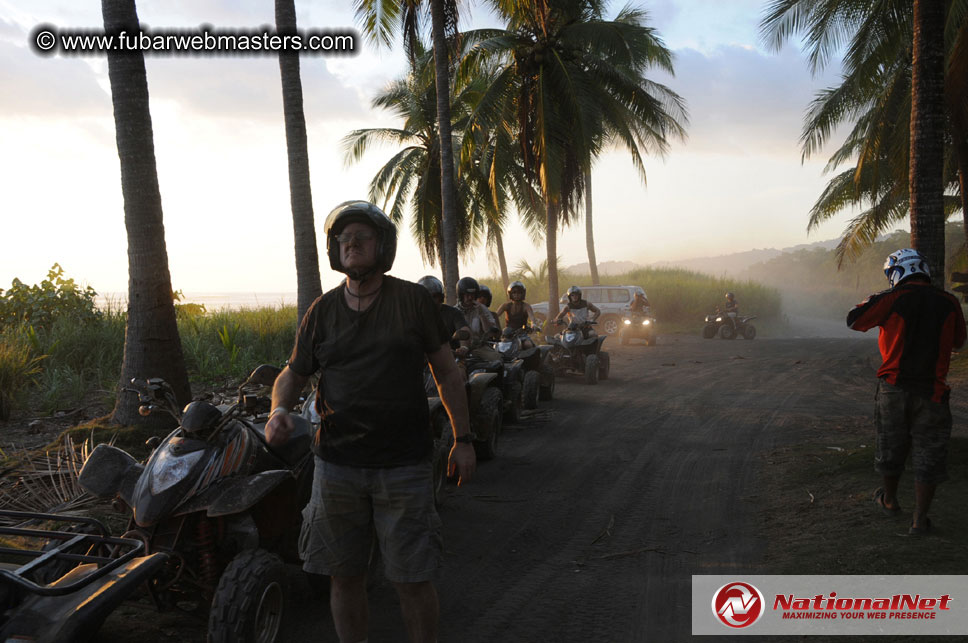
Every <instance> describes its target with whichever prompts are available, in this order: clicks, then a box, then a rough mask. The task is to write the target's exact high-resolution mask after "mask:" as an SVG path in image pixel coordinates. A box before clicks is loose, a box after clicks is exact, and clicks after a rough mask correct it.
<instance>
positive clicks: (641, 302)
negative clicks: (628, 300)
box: [629, 292, 651, 313]
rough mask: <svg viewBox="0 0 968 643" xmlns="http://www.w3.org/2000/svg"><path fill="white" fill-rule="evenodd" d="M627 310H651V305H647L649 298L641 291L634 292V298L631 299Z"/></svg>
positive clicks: (645, 311) (635, 311) (639, 311)
mask: <svg viewBox="0 0 968 643" xmlns="http://www.w3.org/2000/svg"><path fill="white" fill-rule="evenodd" d="M629 310H630V311H632V312H633V313H649V312H651V307H650V306H649V298H648V297H646V296H645V295H644V294H643V293H640V292H637V293H635V298H634V299H633V300H632V305H631V306H629Z"/></svg>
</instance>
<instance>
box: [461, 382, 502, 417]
mask: <svg viewBox="0 0 968 643" xmlns="http://www.w3.org/2000/svg"><path fill="white" fill-rule="evenodd" d="M495 379H497V373H474V374H473V375H471V376H470V377H469V378H468V379H467V404H468V408H470V409H472V411H471V412H472V413H473V409H476V408H477V407H478V406H480V404H481V398H482V397H484V391H485V389H487V387H488V386H490V385H491V382H493V381H494V380H495Z"/></svg>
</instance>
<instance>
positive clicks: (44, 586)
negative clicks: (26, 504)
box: [0, 509, 145, 596]
mask: <svg viewBox="0 0 968 643" xmlns="http://www.w3.org/2000/svg"><path fill="white" fill-rule="evenodd" d="M44 522H55V523H60V524H64V523H67V524H68V525H69V526H68V527H66V530H59V529H58V530H50V529H38V528H35V527H34V525H36V524H37V523H44ZM12 538H13V539H17V540H19V541H22V542H24V544H25V547H24V548H17V547H12V546H10V544H11V542H10V541H11V539H12ZM144 549H145V545H144V543H143V542H142V541H140V540H135V539H132V538H115V537H112V536H111V533H110V532H109V531H108V529H107V527H105V526H104V524H103V523H101V522H100V521H98V520H95V519H94V518H85V517H80V516H66V515H61V514H49V513H34V512H29V511H12V510H7V509H0V558H2V559H3V560H5V561H10V560H12V559H13V560H17V561H18V562H19V561H21V560H26V562H25V563H24V564H22V565H20V566H19V567H16V568H15V569H4V568H0V583H4V584H10V585H14V586H16V587H19V588H20V589H22V590H25V591H27V592H30V593H31V594H37V595H39V596H64V595H66V594H70V593H72V592H75V591H77V590H79V589H81V588H83V587H86V586H87V585H90V584H91V583H93V582H95V581H97V580H99V579H101V578H103V577H104V576H107V575H108V574H110V573H111V572H112V571H114V570H115V569H117V568H118V567H121V566H122V565H126V564H127V563H128V562H130V561H131V560H133V559H134V558H137V557H138V556H143V555H144ZM58 563H60V564H58ZM79 565H86V567H85V568H84V572H85V573H82V574H66V575H62V574H59V573H58V574H56V576H57V578H53V579H51V580H52V581H54V582H51V583H49V584H48V583H41V582H38V581H36V580H34V579H36V578H38V574H43V573H44V572H45V571H47V572H48V575H49V574H50V572H51V570H58V569H63V570H65V571H67V570H70V569H73V568H76V567H78V566H79ZM95 566H96V568H95ZM61 576H63V577H62V578H61ZM58 581H60V582H58Z"/></svg>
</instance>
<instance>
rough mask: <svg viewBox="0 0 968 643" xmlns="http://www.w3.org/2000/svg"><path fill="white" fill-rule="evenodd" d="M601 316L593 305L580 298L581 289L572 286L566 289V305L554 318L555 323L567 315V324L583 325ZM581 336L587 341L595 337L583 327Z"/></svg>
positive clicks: (587, 327) (587, 328) (588, 329)
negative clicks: (576, 323)
mask: <svg viewBox="0 0 968 643" xmlns="http://www.w3.org/2000/svg"><path fill="white" fill-rule="evenodd" d="M601 314H602V311H600V310H599V309H598V308H596V307H595V304H590V303H588V302H587V301H585V300H584V299H582V298H581V288H579V287H578V286H572V287H571V288H569V289H568V303H567V304H565V307H564V308H563V309H562V311H561V312H560V313H558V316H557V317H555V320H554V321H555V323H558V322H560V321H561V318H562V317H564V316H565V315H568V323H574V322H578V323H581V324H583V323H584V322H593V321H595V320H596V319H598V316H599V315H601ZM582 334H583V336H584V337H585V338H586V339H587V338H588V337H592V336H594V335H595V331H593V330H592V329H591V327H589V326H584V327H583V328H582Z"/></svg>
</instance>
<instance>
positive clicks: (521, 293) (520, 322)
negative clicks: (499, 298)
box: [495, 281, 538, 328]
mask: <svg viewBox="0 0 968 643" xmlns="http://www.w3.org/2000/svg"><path fill="white" fill-rule="evenodd" d="M507 292H508V301H506V302H504V303H503V304H501V307H500V308H498V309H497V312H495V315H497V316H498V317H500V316H501V314H503V315H504V327H505V328H527V326H528V323H529V322H530V323H531V324H532V325H535V326H536V325H537V324H538V321H537V320H536V319H535V317H534V311H533V310H531V304H529V303H528V302H526V301H525V300H524V298H525V297H526V296H527V295H528V290H527V288H525V287H524V284H523V283H521V282H520V281H512V282H511V283H509V284H508V291H507Z"/></svg>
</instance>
